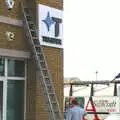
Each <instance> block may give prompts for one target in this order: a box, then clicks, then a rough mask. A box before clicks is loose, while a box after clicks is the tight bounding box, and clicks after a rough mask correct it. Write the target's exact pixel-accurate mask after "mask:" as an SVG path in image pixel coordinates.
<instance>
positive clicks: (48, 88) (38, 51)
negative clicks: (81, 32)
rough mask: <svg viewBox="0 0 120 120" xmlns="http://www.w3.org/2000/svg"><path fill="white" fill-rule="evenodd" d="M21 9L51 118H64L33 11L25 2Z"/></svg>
mask: <svg viewBox="0 0 120 120" xmlns="http://www.w3.org/2000/svg"><path fill="white" fill-rule="evenodd" d="M21 9H22V14H23V25H24V29H25V35H26V38H27V41H28V43H29V44H30V47H31V51H32V54H33V57H34V61H35V63H36V65H37V68H38V70H39V75H40V85H41V88H42V90H43V94H44V101H45V104H46V107H47V111H48V115H49V120H62V116H61V111H60V107H59V104H58V100H57V97H56V93H55V90H54V88H53V86H52V80H51V77H50V75H49V71H48V67H47V64H46V60H45V56H44V53H43V50H42V47H41V46H40V42H39V38H38V31H37V29H36V26H35V24H34V22H33V20H32V16H31V15H30V14H31V11H30V9H29V8H25V7H24V6H23V4H21Z"/></svg>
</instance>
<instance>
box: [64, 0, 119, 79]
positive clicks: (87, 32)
mask: <svg viewBox="0 0 120 120" xmlns="http://www.w3.org/2000/svg"><path fill="white" fill-rule="evenodd" d="M96 70H97V71H98V80H111V79H113V78H114V77H115V76H116V75H117V74H118V73H119V72H120V0H64V76H65V77H79V78H80V79H81V80H95V79H96V74H95V72H96Z"/></svg>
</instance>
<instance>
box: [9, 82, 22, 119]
mask: <svg viewBox="0 0 120 120" xmlns="http://www.w3.org/2000/svg"><path fill="white" fill-rule="evenodd" d="M23 119H24V81H22V80H8V87H7V120H23Z"/></svg>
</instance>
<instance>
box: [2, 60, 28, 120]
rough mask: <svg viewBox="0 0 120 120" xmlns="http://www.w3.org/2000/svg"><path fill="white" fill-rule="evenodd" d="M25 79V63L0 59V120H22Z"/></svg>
mask: <svg viewBox="0 0 120 120" xmlns="http://www.w3.org/2000/svg"><path fill="white" fill-rule="evenodd" d="M5 71H6V72H5ZM25 78H26V76H25V61H23V60H15V59H14V60H13V59H10V58H9V59H7V58H0V120H24V89H25ZM3 91H4V92H3Z"/></svg>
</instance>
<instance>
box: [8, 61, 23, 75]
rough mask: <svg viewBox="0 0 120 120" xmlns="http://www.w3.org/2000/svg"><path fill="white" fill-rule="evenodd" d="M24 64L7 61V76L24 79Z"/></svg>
mask: <svg viewBox="0 0 120 120" xmlns="http://www.w3.org/2000/svg"><path fill="white" fill-rule="evenodd" d="M24 75H25V63H24V61H19V60H8V76H11V77H24Z"/></svg>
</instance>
